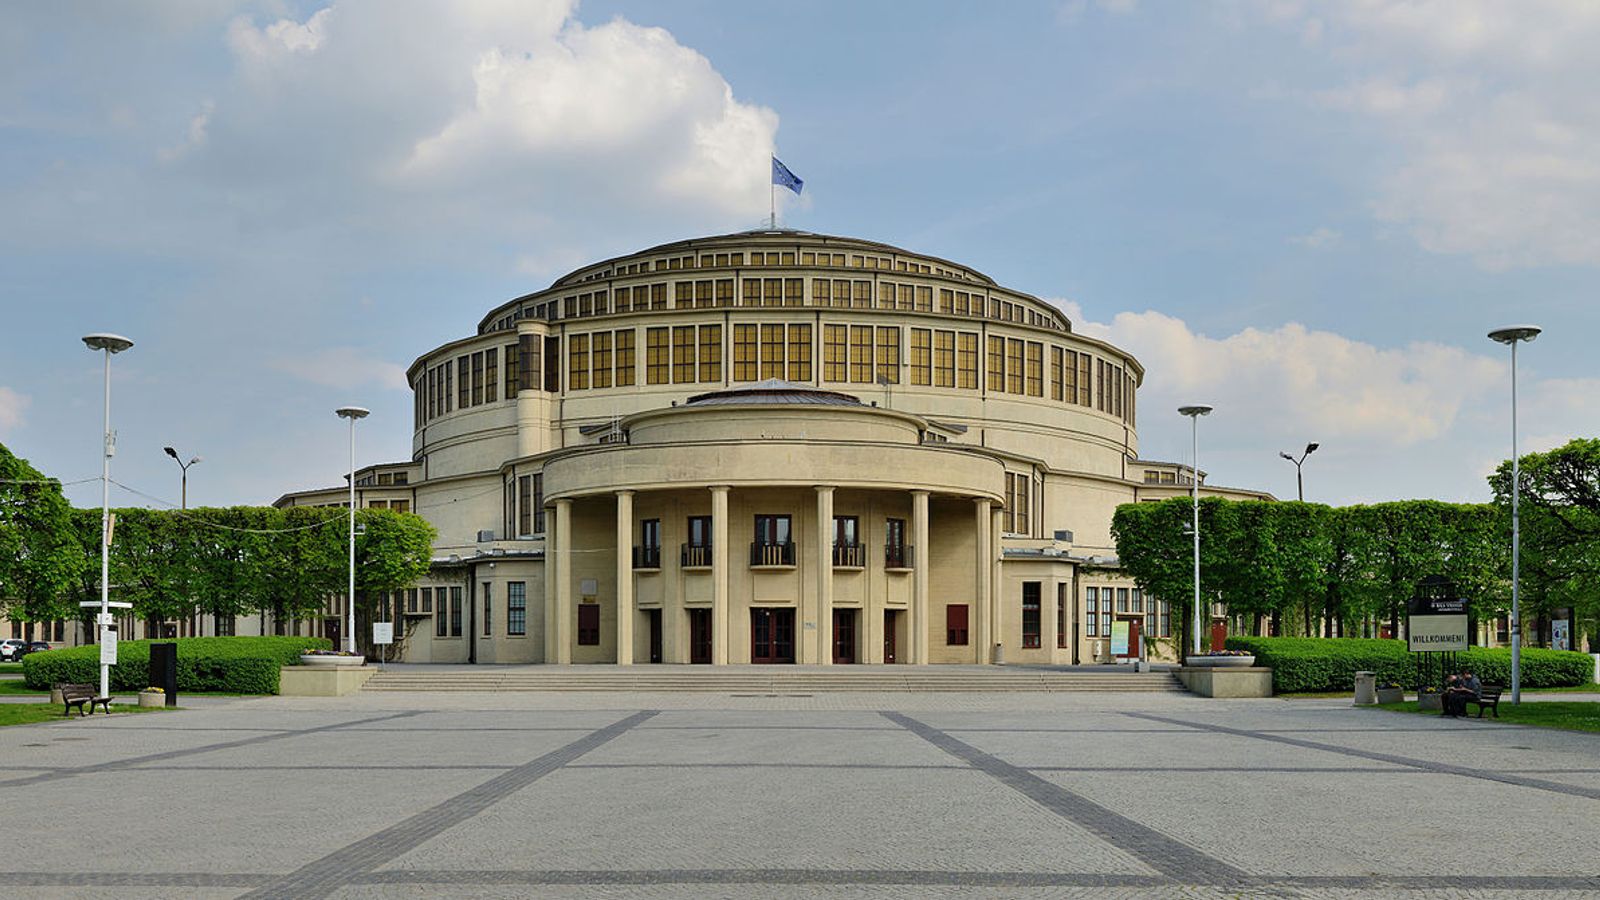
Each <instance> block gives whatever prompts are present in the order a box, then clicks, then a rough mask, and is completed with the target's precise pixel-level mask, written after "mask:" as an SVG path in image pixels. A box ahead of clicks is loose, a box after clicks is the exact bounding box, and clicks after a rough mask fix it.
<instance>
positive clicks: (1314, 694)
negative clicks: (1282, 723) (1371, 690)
mask: <svg viewBox="0 0 1600 900" xmlns="http://www.w3.org/2000/svg"><path fill="white" fill-rule="evenodd" d="M1273 696H1274V697H1277V698H1279V699H1280V700H1332V699H1335V698H1339V697H1354V696H1355V692H1354V691H1295V692H1293V693H1288V694H1273Z"/></svg>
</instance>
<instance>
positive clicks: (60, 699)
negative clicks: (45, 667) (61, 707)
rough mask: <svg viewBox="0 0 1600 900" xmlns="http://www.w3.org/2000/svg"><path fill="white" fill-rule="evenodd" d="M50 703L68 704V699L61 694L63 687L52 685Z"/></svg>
mask: <svg viewBox="0 0 1600 900" xmlns="http://www.w3.org/2000/svg"><path fill="white" fill-rule="evenodd" d="M50 702H51V703H65V702H67V698H66V697H65V696H63V695H62V693H61V685H59V684H52V685H50Z"/></svg>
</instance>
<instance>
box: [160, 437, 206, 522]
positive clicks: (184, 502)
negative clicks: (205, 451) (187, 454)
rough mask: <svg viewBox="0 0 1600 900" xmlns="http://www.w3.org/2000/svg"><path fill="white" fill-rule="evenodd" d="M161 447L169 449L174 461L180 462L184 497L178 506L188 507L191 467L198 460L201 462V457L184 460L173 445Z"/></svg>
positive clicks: (181, 507)
mask: <svg viewBox="0 0 1600 900" xmlns="http://www.w3.org/2000/svg"><path fill="white" fill-rule="evenodd" d="M161 449H163V450H165V451H167V455H168V456H170V457H172V461H173V462H175V463H177V464H178V468H180V469H182V470H183V498H182V505H180V506H179V507H178V508H179V509H188V508H189V467H190V466H192V465H194V464H195V463H197V462H200V461H201V460H200V457H198V456H196V457H195V458H193V459H191V460H189V461H188V462H184V461H183V460H182V459H181V458H180V457H179V456H178V451H176V450H174V449H172V448H171V447H163V448H161Z"/></svg>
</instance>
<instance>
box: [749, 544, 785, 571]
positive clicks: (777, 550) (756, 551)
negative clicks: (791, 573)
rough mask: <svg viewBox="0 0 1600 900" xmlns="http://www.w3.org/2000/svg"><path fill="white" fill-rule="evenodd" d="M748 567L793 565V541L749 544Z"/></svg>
mask: <svg viewBox="0 0 1600 900" xmlns="http://www.w3.org/2000/svg"><path fill="white" fill-rule="evenodd" d="M750 565H752V566H792V565H794V541H773V542H767V541H753V542H751V544H750Z"/></svg>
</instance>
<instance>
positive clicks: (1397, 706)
mask: <svg viewBox="0 0 1600 900" xmlns="http://www.w3.org/2000/svg"><path fill="white" fill-rule="evenodd" d="M1378 708H1379V709H1387V710H1390V711H1392V712H1408V713H1422V714H1424V715H1430V716H1437V715H1439V713H1437V712H1435V711H1433V710H1426V711H1424V710H1419V709H1417V702H1416V701H1415V700H1407V701H1406V702H1404V703H1382V704H1379V705H1378ZM1468 708H1469V709H1471V710H1472V711H1471V712H1470V713H1468V716H1469V717H1471V718H1477V715H1478V707H1476V706H1471V707H1468ZM1492 719H1494V713H1493V712H1487V713H1484V721H1490V720H1492ZM1500 721H1502V722H1510V723H1512V724H1514V725H1534V726H1537V727H1539V728H1560V729H1563V730H1565V731H1600V703H1591V702H1583V701H1576V700H1572V701H1568V700H1550V701H1545V700H1541V701H1539V702H1537V703H1523V704H1521V705H1520V706H1512V705H1511V697H1510V695H1509V694H1507V695H1506V696H1505V697H1502V698H1501V700H1500Z"/></svg>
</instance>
